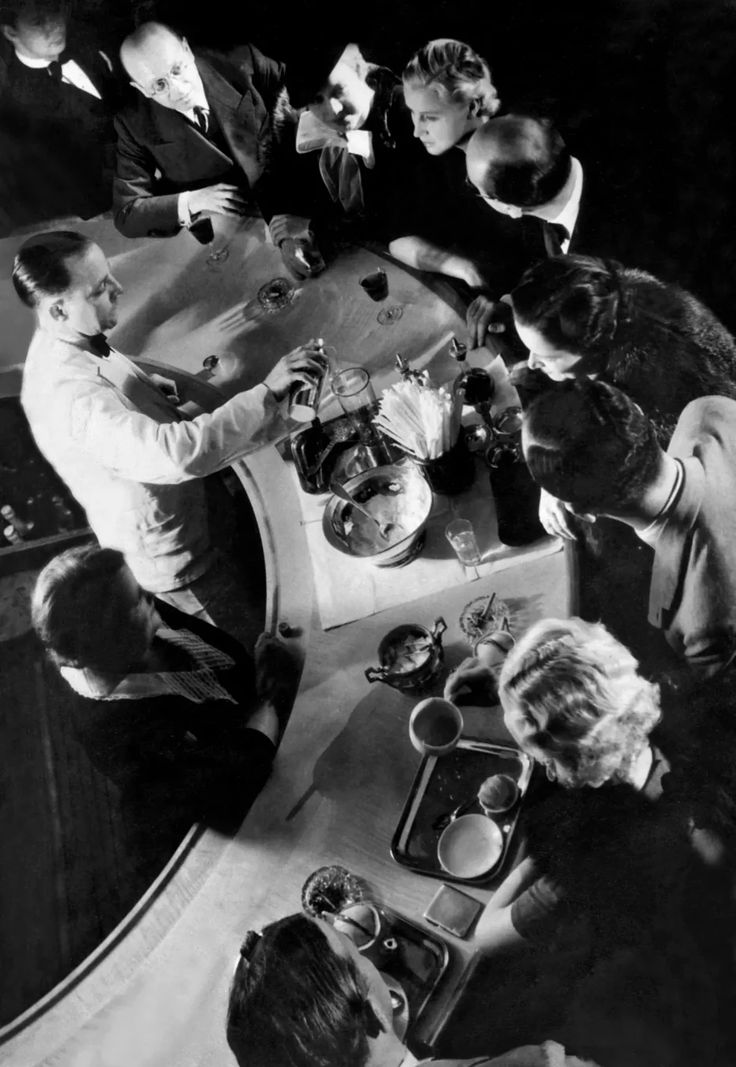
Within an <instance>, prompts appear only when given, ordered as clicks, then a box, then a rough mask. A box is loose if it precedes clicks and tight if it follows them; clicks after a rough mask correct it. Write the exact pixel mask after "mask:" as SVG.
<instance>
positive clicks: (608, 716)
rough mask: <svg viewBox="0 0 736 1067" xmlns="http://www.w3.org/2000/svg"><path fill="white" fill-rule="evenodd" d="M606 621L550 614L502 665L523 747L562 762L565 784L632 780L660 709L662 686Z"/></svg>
mask: <svg viewBox="0 0 736 1067" xmlns="http://www.w3.org/2000/svg"><path fill="white" fill-rule="evenodd" d="M638 666H639V665H638V663H637V661H636V659H635V658H634V656H632V654H631V653H630V652H629V650H628V649H627V648H626V647H625V645H622V644H621V642H620V641H618V640H616V638H615V637H614V636H613V635H612V634H611V633H609V632H608V630H607V629H606V628H605V626H602V625H601V624H600V623H592V622H585V621H584V620H583V619H578V618H570V619H544V620H542V621H541V622H538V623H536V624H535V625H534V626H532V627H530V629H529V630H527V632H526V633H525V634H524V635H523V637H522V638H521V639H520V640H519V641H518V642H517V644H516V645H515V647H514V648H513V649H512V650H511V652H510V653H509V655H508V657H507V659H506V660H505V662H504V665H503V667H502V669H501V674H500V676H499V683H498V693H499V697H500V700H501V705H502V707H503V709H504V712H507V713H508V712H509V711H511V712H512V713H513V716H514V722H515V727H514V732H515V733H516V734H517V735H518V736H517V740H518V741H519V743H520V745H521V747H522V748H523V749H524V750H526V751H530V753H531V754H532V755H533V756H534V757H535V758H536V759H538V760H540V759H541V760H542V761H543V762H547V761H548V760H554V761H556V763H557V765H558V766H562V767H563V768H564V773H563V777H562V778H561V779H560V780H561V782H562V784H564V785H567V786H572V787H579V786H585V785H587V786H593V787H595V786H599V785H602V784H603V783H604V782H608V781H621V780H624V781H625V780H626V778H627V775H628V773H629V772H630V770H631V768H632V767H633V765H634V763H635V761H636V759H637V757H638V755H639V753H640V752H641V750H642V748H643V747H644V746H645V745H646V744H647V739H648V737H649V734H650V732H651V731H652V729H653V728H654V726H655V724H656V723H657V722H658V720H659V717H660V705H659V688H658V686H656V685H655V684H653V683H652V682H649V681H647V679H646V678H643V677H642V676H641V675H640V674H639V671H638Z"/></svg>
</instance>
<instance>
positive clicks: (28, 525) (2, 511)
mask: <svg viewBox="0 0 736 1067" xmlns="http://www.w3.org/2000/svg"><path fill="white" fill-rule="evenodd" d="M0 515H2V517H3V518H4V519H5V522H6V523H7V525H8V526H9V527H11V528H12V529H13V530H15V532H16V534H17V535H18V540H20V541H24V540H25V539H26V538H27V537H28V536H29V535H30V534H31V532H32V530H33V527H34V525H35V524H34V523H33V522H25V521H24V520H23V519H21V517H20V516H19V515H18V513H17V512H16V510H15V508H14V507H11V505H10V504H3V506H2V507H0ZM6 529H7V527H6ZM5 536H6V537H7V533H5ZM13 543H15V542H13Z"/></svg>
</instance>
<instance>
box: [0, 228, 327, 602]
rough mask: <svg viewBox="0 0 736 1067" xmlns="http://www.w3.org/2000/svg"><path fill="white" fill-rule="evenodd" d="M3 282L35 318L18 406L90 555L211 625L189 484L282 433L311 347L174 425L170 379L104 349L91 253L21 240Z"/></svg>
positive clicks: (108, 297)
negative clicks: (81, 526)
mask: <svg viewBox="0 0 736 1067" xmlns="http://www.w3.org/2000/svg"><path fill="white" fill-rule="evenodd" d="M13 284H14V286H15V289H16V292H17V293H18V295H19V297H20V299H21V300H22V301H23V302H24V303H25V304H26V305H27V306H28V307H30V308H32V309H33V311H34V312H35V315H36V320H37V329H36V332H35V334H34V336H33V339H32V341H31V345H30V348H29V350H28V356H27V359H26V363H25V367H24V372H23V387H22V392H21V402H22V404H23V408H24V410H25V412H26V415H27V417H28V421H29V423H30V426H31V430H32V432H33V436H34V438H35V440H36V443H37V445H38V447H39V448H40V450H41V452H42V453H43V454H44V456H45V457H46V459H47V460H48V461H49V462H50V463H51V464H52V466H53V467H54V468H55V469H56V471H57V472H58V473H59V475H60V476H61V478H62V479H63V480H64V481H65V482H66V484H67V485H68V487H69V489H70V490H71V492H72V494H73V495H74V497H75V498H76V499H77V500H78V501H79V503H80V504H81V505H82V507H84V509H85V511H86V512H87V517H88V520H89V524H90V526H91V527H92V529H93V530H94V532H95V534H96V535H97V538H98V540H99V541H100V544H102V545H105V546H110V547H112V548H117V549H119V550H120V551H122V552H123V553H124V555H125V558H126V562H127V563H128V566H129V567H130V569H131V570H132V572H133V574H134V575H135V577H136V579H137V580H138V582H139V584H140V585H141V586H142V587H143V588H144V589H147V590H149V591H150V592H152V593H155V594H156V595H157V596H159V597H161V598H162V599H165V600H168V601H169V602H170V603H172V604H174V605H175V606H177V607H179V608H181V609H182V610H184V611H188V612H189V613H190V614H198V615H200V616H201V617H203V618H205V619H210V620H212V621H215V622H217V618H216V614H217V612H216V611H215V614H214V615H213V608H214V607H215V606H216V602H217V599H218V595H217V594H218V592H219V594H220V596H221V593H222V586H223V582H222V579H220V581H219V582H218V581H217V580H216V579H217V575H216V572H217V570H218V567H216V566H214V565H213V564H214V563H215V558H216V556H215V553H214V552H213V550H212V547H211V543H210V536H209V532H208V524H207V503H206V496H205V491H204V486H203V484H202V482H201V481H199V479H201V478H202V477H203V476H205V475H208V474H212V473H213V472H215V471H218V470H220V469H222V468H223V467H226V466H228V465H229V464H231V463H232V462H233V461H234V460H236V459H238V458H239V457H240V456H243V455H244V454H245V453H247V452H250V451H252V450H253V449H255V448H257V447H258V446H259V445H260V444H262V443H263V442H264V441H265V440H266V439H267V438H268V436H269V431H270V432H271V434H273V432H274V431H275V430H278V429H279V428H281V429H283V423H281V421H280V410H279V408H280V403H281V402H282V401H284V400H285V399H286V397H287V394H288V391H289V388H290V386H291V385H292V383H293V382H295V381H309V380H310V377H311V375H312V374H314V373H315V372H318V371H319V370H320V369H321V368H320V365H319V363H317V362H315V360H314V359H313V358H312V357H313V355H314V353H315V350H316V346H315V344H314V343H313V342H310V343H308V344H307V345H304V346H301V347H299V348H297V349H295V350H294V351H293V352H290V353H289V354H288V355H286V356H284V357H283V358H282V359H280V360H279V362H278V363H277V364H276V366H275V367H274V368H273V370H272V371H271V372H270V374H269V375H268V376H267V377H266V379H265V380H264V381H263V382H262V383H261V384H260V385H257V386H256V387H255V388H253V389H248V390H247V391H244V392H242V393H238V394H237V395H236V396H234V397H232V398H231V399H230V400H228V401H226V402H225V403H224V404H222V406H221V407H219V408H217V409H216V410H215V411H213V412H212V413H209V414H200V415H197V416H196V418H193V419H191V420H184V419H183V417H182V415H181V413H180V412H179V411H178V410H177V408H176V406H175V403H176V397H172V396H171V395H170V394H171V388H170V387H171V383H170V382H167V380H166V379H160V378H159V377H158V376H157V375H148V374H145V373H144V372H143V371H142V370H141V369H140V368H139V367H137V366H136V365H135V363H133V362H131V360H129V359H128V358H127V357H126V356H124V355H122V354H121V353H120V352H116V351H115V349H111V348H110V347H109V345H108V344H107V341H106V339H105V334H106V332H107V331H108V330H111V329H112V328H113V326H115V324H116V322H117V317H118V310H117V301H118V297H119V296H120V294H121V293H122V288H121V286H120V284H119V283H118V282H117V280H116V279H115V278H114V277H113V275H112V274H111V272H110V266H109V264H108V262H107V260H106V258H105V256H104V254H103V252H102V250H101V249H100V248H99V247H98V246H97V245H95V244H93V243H92V242H90V241H89V240H87V238H85V237H83V236H81V235H80V234H77V233H72V232H68V231H56V232H51V233H45V234H39V235H36V236H34V237H31V238H29V239H28V240H27V241H26V242H25V243H24V244H23V246H22V247H21V249H20V251H19V252H18V254H17V256H16V258H15V263H14V266H13ZM167 392H168V393H169V395H167ZM213 572H214V573H213Z"/></svg>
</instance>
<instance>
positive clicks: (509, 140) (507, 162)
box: [471, 115, 572, 208]
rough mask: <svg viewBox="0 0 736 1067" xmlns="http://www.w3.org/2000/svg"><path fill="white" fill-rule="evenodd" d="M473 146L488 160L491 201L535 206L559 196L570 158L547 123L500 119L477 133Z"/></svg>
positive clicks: (523, 118) (486, 183)
mask: <svg viewBox="0 0 736 1067" xmlns="http://www.w3.org/2000/svg"><path fill="white" fill-rule="evenodd" d="M471 144H472V145H473V146H474V147H476V148H477V153H478V154H479V155H480V154H482V155H483V156H484V157H485V159H486V169H485V174H484V177H483V183H482V187H483V192H484V194H485V195H486V196H487V197H489V198H490V199H491V200H499V201H500V202H501V203H502V204H511V205H513V206H514V207H525V208H533V207H540V206H541V205H542V204H547V203H549V201H550V200H554V198H555V197H556V196H558V195H559V194H560V193H561V192H562V190H563V188H564V186H565V182H566V181H567V179H568V177H569V175H570V168H571V166H572V159H571V156H570V153H569V151H568V149H567V146H566V144H565V142H564V141H563V139H562V137H561V136H560V134H559V132H558V131H557V130H556V128H555V127H554V126H553V125H552V123H551V122H550V121H549V119H539V118H534V117H533V116H531V115H502V116H501V117H500V118H494V119H490V120H489V121H488V122H487V123H486V124H485V125H484V126H481V127H480V129H479V130H476V132H475V133H474V134H473V137H472V138H471Z"/></svg>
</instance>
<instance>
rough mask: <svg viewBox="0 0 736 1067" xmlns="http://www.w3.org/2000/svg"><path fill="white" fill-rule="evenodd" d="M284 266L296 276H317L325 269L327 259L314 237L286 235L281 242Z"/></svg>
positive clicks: (280, 247)
mask: <svg viewBox="0 0 736 1067" xmlns="http://www.w3.org/2000/svg"><path fill="white" fill-rule="evenodd" d="M279 250H280V251H281V258H282V259H283V261H284V266H285V267H286V268H287V270H289V271H291V273H292V274H293V275H294V277H295V278H315V277H316V276H317V275H318V274H321V273H322V271H323V270H324V269H325V261H324V259H323V257H322V253H321V252H320V250H319V246H318V244H317V242H316V241H315V240H314V238H313V237H310V238H309V239H308V240H305V239H304V238H300V237H286V238H284V240H283V241H281V243H280V244H279Z"/></svg>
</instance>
